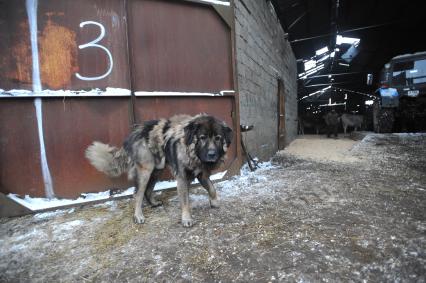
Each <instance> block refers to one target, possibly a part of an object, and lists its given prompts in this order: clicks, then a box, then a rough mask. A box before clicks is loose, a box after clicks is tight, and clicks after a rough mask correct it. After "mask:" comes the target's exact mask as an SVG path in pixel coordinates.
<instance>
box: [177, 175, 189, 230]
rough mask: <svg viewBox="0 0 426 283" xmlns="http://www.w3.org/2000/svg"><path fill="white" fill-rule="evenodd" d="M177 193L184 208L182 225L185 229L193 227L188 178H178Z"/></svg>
mask: <svg viewBox="0 0 426 283" xmlns="http://www.w3.org/2000/svg"><path fill="white" fill-rule="evenodd" d="M176 179H177V191H178V195H179V199H180V205H181V207H182V225H183V227H191V226H192V225H193V220H192V217H191V205H190V203H189V189H188V187H189V183H188V180H187V179H186V178H182V177H177V178H176Z"/></svg>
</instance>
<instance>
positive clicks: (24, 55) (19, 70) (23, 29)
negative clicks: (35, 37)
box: [4, 21, 32, 84]
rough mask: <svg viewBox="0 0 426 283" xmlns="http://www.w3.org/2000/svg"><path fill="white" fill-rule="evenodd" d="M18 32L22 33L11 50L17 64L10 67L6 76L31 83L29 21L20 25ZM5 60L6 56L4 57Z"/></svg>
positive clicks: (12, 79)
mask: <svg viewBox="0 0 426 283" xmlns="http://www.w3.org/2000/svg"><path fill="white" fill-rule="evenodd" d="M18 32H19V33H20V34H21V35H22V36H21V40H19V41H18V42H17V43H16V44H15V45H14V46H13V47H12V51H11V55H12V58H13V60H12V62H13V63H12V64H13V65H15V66H14V67H12V66H11V68H4V69H6V70H7V69H9V70H10V71H9V72H8V73H7V74H6V77H7V78H8V79H9V80H11V81H17V82H20V83H26V84H31V81H32V78H31V74H32V63H31V60H32V58H31V45H29V44H28V43H29V42H28V40H26V39H27V38H29V27H28V22H26V21H25V22H22V23H21V24H20V25H19V28H18ZM4 60H5V58H4Z"/></svg>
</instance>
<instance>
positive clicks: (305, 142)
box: [278, 135, 360, 162]
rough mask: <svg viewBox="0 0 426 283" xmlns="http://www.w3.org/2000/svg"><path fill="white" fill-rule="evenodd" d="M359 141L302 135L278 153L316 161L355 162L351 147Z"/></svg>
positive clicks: (355, 158) (356, 159)
mask: <svg viewBox="0 0 426 283" xmlns="http://www.w3.org/2000/svg"><path fill="white" fill-rule="evenodd" d="M357 143H359V141H354V140H351V139H347V138H341V137H339V138H338V139H333V138H326V137H323V136H317V135H304V136H299V137H298V138H297V139H295V140H294V141H293V142H292V143H291V144H290V145H289V146H288V147H286V148H285V149H284V150H282V151H280V152H279V153H278V155H279V154H289V155H292V156H295V157H299V158H303V159H305V158H308V159H313V160H317V161H336V162H357V161H360V160H359V159H358V158H357V157H355V156H353V155H352V153H351V149H352V148H353V147H354V146H355V145H356V144H357Z"/></svg>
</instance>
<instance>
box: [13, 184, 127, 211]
mask: <svg viewBox="0 0 426 283" xmlns="http://www.w3.org/2000/svg"><path fill="white" fill-rule="evenodd" d="M134 190H135V188H134V187H131V188H128V189H127V190H125V191H123V192H121V193H119V194H115V195H113V196H110V193H109V191H104V192H99V193H87V194H82V197H79V198H77V199H57V198H53V199H48V198H32V197H30V196H28V195H26V196H25V197H24V198H23V199H22V198H19V197H18V196H17V195H15V194H8V195H7V196H8V197H9V198H10V199H12V200H14V201H16V202H17V203H19V204H21V205H23V206H25V207H27V208H29V209H31V210H32V211H38V210H44V209H49V208H55V207H62V206H66V205H73V204H82V203H87V202H92V201H98V200H107V199H113V198H116V197H122V196H129V195H133V192H134Z"/></svg>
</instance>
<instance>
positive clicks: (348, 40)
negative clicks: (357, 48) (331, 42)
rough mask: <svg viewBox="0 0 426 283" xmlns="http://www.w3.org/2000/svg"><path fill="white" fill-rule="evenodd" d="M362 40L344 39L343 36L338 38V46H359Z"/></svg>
mask: <svg viewBox="0 0 426 283" xmlns="http://www.w3.org/2000/svg"><path fill="white" fill-rule="evenodd" d="M360 41H361V40H360V39H359V38H354V37H344V36H341V35H337V36H336V44H337V45H340V44H354V45H357V44H358V43H359V42H360Z"/></svg>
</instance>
